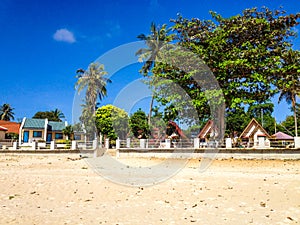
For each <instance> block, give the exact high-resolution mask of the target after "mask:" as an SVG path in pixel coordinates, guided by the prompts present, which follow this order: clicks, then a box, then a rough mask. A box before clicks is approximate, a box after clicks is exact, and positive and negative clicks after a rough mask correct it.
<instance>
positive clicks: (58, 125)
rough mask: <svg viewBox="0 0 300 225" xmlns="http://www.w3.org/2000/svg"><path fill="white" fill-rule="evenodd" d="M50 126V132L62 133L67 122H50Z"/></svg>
mask: <svg viewBox="0 0 300 225" xmlns="http://www.w3.org/2000/svg"><path fill="white" fill-rule="evenodd" d="M48 125H49V126H50V127H51V128H50V130H52V131H62V130H63V129H65V128H66V124H65V122H54V121H49V123H48Z"/></svg>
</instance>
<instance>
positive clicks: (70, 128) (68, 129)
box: [62, 125, 74, 140]
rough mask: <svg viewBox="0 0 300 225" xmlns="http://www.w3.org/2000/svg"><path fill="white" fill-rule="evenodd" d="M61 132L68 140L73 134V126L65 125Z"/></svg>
mask: <svg viewBox="0 0 300 225" xmlns="http://www.w3.org/2000/svg"><path fill="white" fill-rule="evenodd" d="M62 133H63V134H64V135H65V136H67V139H68V140H70V139H71V137H72V135H73V134H74V130H73V126H72V125H68V126H66V127H65V128H64V129H63V130H62Z"/></svg>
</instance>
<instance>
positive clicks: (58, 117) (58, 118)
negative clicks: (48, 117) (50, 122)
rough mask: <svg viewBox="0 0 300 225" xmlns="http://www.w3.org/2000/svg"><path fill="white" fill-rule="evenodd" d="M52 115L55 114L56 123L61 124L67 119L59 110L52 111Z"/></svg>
mask: <svg viewBox="0 0 300 225" xmlns="http://www.w3.org/2000/svg"><path fill="white" fill-rule="evenodd" d="M51 113H52V114H53V117H54V118H55V121H59V122H61V121H62V119H64V118H65V115H64V114H63V112H62V111H60V110H59V109H55V110H52V111H51Z"/></svg>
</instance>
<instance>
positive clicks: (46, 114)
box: [32, 109, 65, 122]
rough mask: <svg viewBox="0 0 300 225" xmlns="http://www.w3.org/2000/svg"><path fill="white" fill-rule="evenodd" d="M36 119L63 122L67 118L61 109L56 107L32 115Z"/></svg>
mask: <svg viewBox="0 0 300 225" xmlns="http://www.w3.org/2000/svg"><path fill="white" fill-rule="evenodd" d="M32 118H34V119H48V120H49V121H56V122H61V121H62V119H63V118H65V116H64V114H63V113H62V112H61V111H60V110H59V109H55V110H52V111H39V112H37V113H35V114H34V116H33V117H32Z"/></svg>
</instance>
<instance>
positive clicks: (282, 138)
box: [271, 132, 294, 147]
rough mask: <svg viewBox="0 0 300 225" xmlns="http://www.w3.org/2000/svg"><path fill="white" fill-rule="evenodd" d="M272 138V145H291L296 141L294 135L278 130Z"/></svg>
mask: <svg viewBox="0 0 300 225" xmlns="http://www.w3.org/2000/svg"><path fill="white" fill-rule="evenodd" d="M271 138H272V139H271V146H272V147H289V146H290V145H291V144H293V143H294V137H292V136H290V135H288V134H286V133H283V132H277V133H275V134H273V135H272V136H271Z"/></svg>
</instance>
